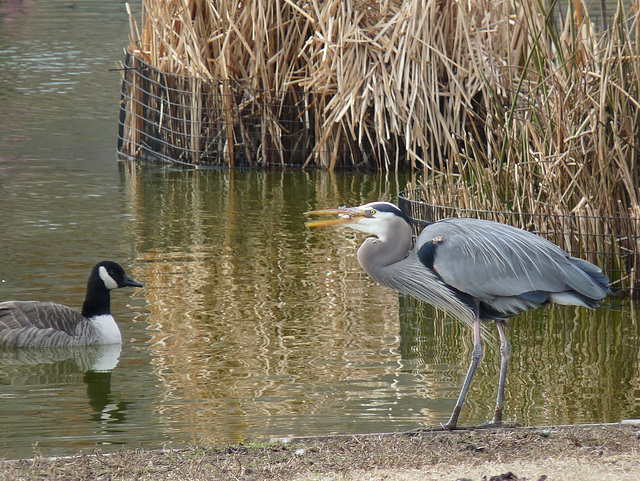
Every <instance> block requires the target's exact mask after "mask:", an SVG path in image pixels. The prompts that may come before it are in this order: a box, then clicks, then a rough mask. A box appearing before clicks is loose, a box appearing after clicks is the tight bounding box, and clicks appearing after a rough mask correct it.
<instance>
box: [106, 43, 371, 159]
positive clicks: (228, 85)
mask: <svg viewBox="0 0 640 481" xmlns="http://www.w3.org/2000/svg"><path fill="white" fill-rule="evenodd" d="M124 65H125V68H124V77H123V81H122V96H121V109H120V119H119V130H118V152H119V153H120V154H121V155H123V156H126V157H131V158H142V159H150V160H161V161H165V162H173V163H178V164H185V165H197V166H221V167H222V166H224V167H267V166H280V167H288V166H293V167H305V166H320V167H331V168H334V167H341V166H342V167H344V166H350V167H360V166H363V167H375V165H368V164H369V162H371V159H374V158H378V156H375V155H370V154H371V153H370V152H367V151H366V149H363V148H362V146H358V145H357V144H356V143H355V142H354V141H352V140H349V138H347V137H346V136H344V135H342V136H338V137H339V138H338V139H336V141H335V142H333V143H332V142H324V143H323V145H325V146H327V145H331V146H332V147H331V149H330V150H326V149H327V147H325V150H319V149H318V148H317V146H318V145H319V144H318V142H317V139H318V138H319V136H320V135H321V132H322V124H321V120H320V117H321V115H320V113H319V107H318V99H317V98H314V96H313V94H311V93H309V92H306V91H304V90H302V89H300V88H295V87H292V88H291V89H290V90H288V91H286V92H280V91H267V90H258V89H254V88H248V87H247V86H244V85H240V84H239V83H236V82H230V81H223V80H211V79H202V78H195V77H186V76H182V75H176V74H169V73H164V72H161V71H159V70H157V69H155V68H153V67H152V66H150V65H149V64H147V63H146V62H145V61H144V60H142V59H141V58H139V57H137V56H136V55H133V54H131V53H129V54H127V56H126V58H125V62H124Z"/></svg>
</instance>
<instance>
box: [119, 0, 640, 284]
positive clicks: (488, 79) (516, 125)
mask: <svg viewBox="0 0 640 481" xmlns="http://www.w3.org/2000/svg"><path fill="white" fill-rule="evenodd" d="M548 4H549V2H546V1H544V0H524V1H520V2H514V1H512V0H473V1H469V0H460V1H443V0H384V1H382V0H378V1H376V0H339V1H338V0H325V1H321V0H298V1H294V0H253V1H251V2H238V1H237V0H215V1H214V0H169V1H161V0H143V11H144V15H143V19H142V26H141V27H140V26H138V25H137V24H136V22H135V21H134V20H133V19H132V21H131V45H130V47H129V50H130V53H132V54H133V55H134V56H135V57H137V58H139V59H141V60H143V61H144V62H146V63H147V64H149V65H151V66H152V67H154V68H156V69H158V70H159V71H160V72H168V73H172V74H178V75H184V76H188V77H189V78H190V79H192V78H195V79H203V80H204V81H211V82H213V85H214V86H215V87H214V88H219V89H220V90H221V92H220V93H221V94H222V98H223V99H224V100H223V102H224V105H223V106H222V107H221V108H220V107H216V109H209V110H207V108H208V106H207V105H203V104H202V101H201V96H202V95H201V93H202V90H201V88H204V87H202V85H203V84H201V83H197V82H193V81H191V80H189V82H190V83H188V85H191V86H192V87H193V88H192V89H191V90H192V92H191V93H189V92H187V93H186V96H187V97H188V96H189V95H191V97H190V98H191V101H190V102H186V104H187V105H186V107H184V108H183V109H182V111H181V112H180V114H179V115H174V116H173V117H172V118H174V119H177V120H176V122H175V124H176V125H179V124H180V122H179V120H180V118H184V119H187V118H188V119H189V121H190V127H189V130H188V132H187V134H188V135H185V136H184V137H185V139H186V140H183V141H182V143H183V144H184V145H191V151H192V153H193V155H192V157H193V163H198V157H199V155H200V152H201V151H202V150H203V149H204V150H207V149H208V150H209V151H211V150H212V149H213V150H217V151H222V152H224V154H225V155H224V158H226V159H228V160H227V162H228V165H234V159H235V157H236V156H235V154H234V151H235V150H239V149H242V148H246V146H248V145H250V146H251V149H249V150H251V152H250V155H248V157H250V156H257V157H260V156H262V157H263V158H264V157H265V156H267V155H274V154H268V153H269V152H275V153H276V154H275V155H276V156H279V161H280V162H281V163H282V164H285V163H286V159H285V152H286V151H287V149H289V150H291V151H294V150H295V149H296V148H298V149H299V145H300V144H299V143H297V142H295V141H294V142H292V141H291V140H284V139H285V136H286V135H289V136H290V137H292V138H294V140H295V138H296V137H298V134H297V133H298V132H312V135H311V140H305V141H304V142H306V144H305V145H306V146H307V147H305V149H303V152H305V153H304V155H305V156H307V152H310V153H309V154H308V156H307V157H306V159H304V161H303V162H301V164H303V165H318V166H322V167H325V168H329V169H333V168H336V167H344V166H351V167H353V166H357V167H360V166H365V167H375V168H378V169H383V170H392V169H398V168H401V167H411V168H416V169H421V170H422V171H423V180H422V186H423V189H422V191H423V200H426V201H427V202H429V203H433V204H438V205H454V206H457V207H459V208H470V209H489V210H508V211H515V212H526V213H534V214H536V213H553V214H558V215H574V216H575V215H580V216H586V217H585V218H587V219H591V220H584V221H583V220H581V221H580V222H587V223H591V224H593V225H591V226H585V227H589V228H590V231H595V232H603V233H607V234H612V235H613V236H614V237H615V238H616V239H620V243H619V245H608V246H592V247H593V248H594V249H595V248H603V249H604V248H605V247H606V249H608V250H609V251H619V252H622V251H625V252H636V253H637V252H639V251H640V246H639V245H637V244H638V242H639V241H638V238H639V236H640V187H639V186H640V165H639V160H638V152H639V148H638V147H639V145H638V140H637V135H636V134H637V132H638V131H639V129H640V118H639V117H640V59H639V58H640V57H639V53H638V45H639V43H640V42H639V38H640V33H639V32H640V29H639V28H638V25H637V21H638V16H637V13H638V12H637V10H636V9H635V8H637V5H636V7H634V9H632V10H631V11H625V10H624V9H623V7H622V2H621V3H620V5H621V6H620V7H619V8H618V9H617V11H616V12H615V14H614V16H613V21H612V22H610V23H605V24H606V25H608V29H607V30H606V31H601V32H598V31H596V28H595V26H594V24H593V23H592V22H591V21H590V18H589V15H588V11H587V9H586V4H585V2H582V1H580V0H572V1H571V2H569V3H568V10H566V11H563V12H559V9H558V8H556V9H555V10H550V9H549V5H548ZM559 13H560V15H559ZM218 82H219V83H218ZM218 85H219V87H218ZM237 86H240V88H241V89H245V90H232V89H236V88H237ZM133 90H134V92H133V94H132V98H133V99H134V100H135V101H132V108H131V110H132V111H135V112H136V113H139V112H138V111H141V110H144V109H143V108H141V107H140V103H139V102H138V100H136V99H138V98H140V99H142V98H144V94H141V93H140V92H137V93H136V92H135V90H136V87H135V85H134V87H133ZM242 92H250V93H249V94H246V93H245V94H242ZM136 96H137V97H136ZM137 102H138V103H137ZM290 104H294V108H293V109H291V108H287V107H288V106H290ZM248 105H253V107H251V109H249V110H250V115H251V117H252V121H253V118H254V117H255V118H256V119H257V122H258V126H257V127H255V126H253V125H252V126H250V127H248V126H247V125H245V124H243V123H242V121H239V120H238V119H237V118H236V117H235V114H234V112H243V111H244V112H246V111H249V110H248V109H247V106H248ZM256 106H257V107H256ZM159 110H160V112H159V114H158V117H159V118H160V120H162V118H163V115H164V114H165V113H163V112H162V109H161V108H160V109H159ZM205 110H206V111H207V112H222V113H221V114H208V115H209V118H201V116H200V112H203V111H205ZM285 112H286V113H285ZM216 115H217V117H219V118H214V117H215V116H216ZM131 121H132V123H133V124H136V123H141V122H143V119H142V117H140V116H139V115H138V116H136V115H133V116H132V120H131ZM210 121H215V122H218V124H224V125H226V132H217V133H216V135H215V138H216V143H210V144H203V142H202V137H203V136H206V135H208V132H210V131H211V129H210V130H207V129H208V128H209V127H208V126H207V125H206V124H207V122H210ZM294 125H297V127H292V126H294ZM175 128H178V127H177V126H176V127H175ZM136 129H139V130H136ZM142 130H144V126H137V125H133V128H132V129H130V131H131V132H133V133H132V134H131V139H130V140H132V141H131V142H130V143H131V145H132V146H133V147H131V148H130V150H131V152H135V146H136V145H137V144H136V142H135V140H136V135H139V132H141V131H142ZM255 132H258V133H259V134H258V138H257V139H256V138H255V135H253V134H254V133H255ZM187 137H188V138H187ZM287 142H288V143H287ZM252 143H253V144H254V145H253V144H252ZM203 145H204V147H203ZM309 145H311V147H309ZM288 155H291V152H289V154H288ZM266 163H268V162H266ZM259 164H260V161H258V162H257V163H256V165H259ZM619 218H625V219H627V220H626V221H625V222H624V223H621V222H620V221H619V220H618V219H619ZM601 219H605V223H604V224H602V223H601V221H600V220H601ZM566 235H567V236H570V235H571V234H570V233H567V234H566ZM635 259H636V261H634V262H635V271H633V270H632V274H630V275H632V276H635V278H636V283H637V282H638V280H637V278H638V266H637V264H638V263H640V260H638V255H636V256H635Z"/></svg>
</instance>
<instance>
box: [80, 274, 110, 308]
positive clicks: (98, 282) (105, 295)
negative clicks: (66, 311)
mask: <svg viewBox="0 0 640 481" xmlns="http://www.w3.org/2000/svg"><path fill="white" fill-rule="evenodd" d="M104 314H111V294H110V293H109V289H107V288H106V287H105V285H104V282H103V281H102V279H100V277H99V276H93V275H92V276H91V277H89V282H88V283H87V295H86V297H85V299H84V304H83V305H82V315H83V316H84V317H94V316H101V315H104Z"/></svg>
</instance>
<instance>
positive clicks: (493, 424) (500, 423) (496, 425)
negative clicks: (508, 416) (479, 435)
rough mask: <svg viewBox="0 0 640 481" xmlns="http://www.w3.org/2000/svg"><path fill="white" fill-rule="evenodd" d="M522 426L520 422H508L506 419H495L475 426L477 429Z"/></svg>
mask: <svg viewBox="0 0 640 481" xmlns="http://www.w3.org/2000/svg"><path fill="white" fill-rule="evenodd" d="M520 427H522V426H521V425H520V424H518V423H507V422H504V421H496V420H493V421H490V422H488V423H484V424H479V425H478V426H476V427H475V429H496V428H505V429H509V428H520Z"/></svg>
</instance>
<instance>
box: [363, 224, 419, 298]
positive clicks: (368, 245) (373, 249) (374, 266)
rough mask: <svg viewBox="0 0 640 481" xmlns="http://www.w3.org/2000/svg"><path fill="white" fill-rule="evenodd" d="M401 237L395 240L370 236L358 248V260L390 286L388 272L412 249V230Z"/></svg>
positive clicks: (380, 280) (373, 275)
mask: <svg viewBox="0 0 640 481" xmlns="http://www.w3.org/2000/svg"><path fill="white" fill-rule="evenodd" d="M400 237H401V238H399V239H394V240H393V241H388V240H380V239H378V238H376V237H369V238H368V239H367V240H365V241H364V242H363V244H362V245H361V246H360V249H358V262H359V263H360V265H361V266H362V268H363V269H364V271H365V272H366V273H367V274H369V275H370V276H371V277H373V279H375V280H376V281H378V282H379V283H380V284H384V285H387V286H389V283H388V282H387V281H386V278H387V275H386V274H387V273H388V272H390V271H392V270H393V266H394V264H396V263H398V262H400V261H401V260H403V259H404V258H405V257H407V254H408V253H409V251H410V250H411V247H412V241H411V232H409V233H407V235H406V236H400ZM390 287H393V286H390Z"/></svg>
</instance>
